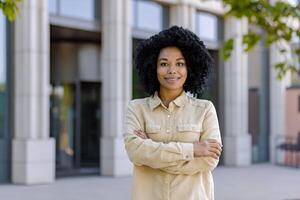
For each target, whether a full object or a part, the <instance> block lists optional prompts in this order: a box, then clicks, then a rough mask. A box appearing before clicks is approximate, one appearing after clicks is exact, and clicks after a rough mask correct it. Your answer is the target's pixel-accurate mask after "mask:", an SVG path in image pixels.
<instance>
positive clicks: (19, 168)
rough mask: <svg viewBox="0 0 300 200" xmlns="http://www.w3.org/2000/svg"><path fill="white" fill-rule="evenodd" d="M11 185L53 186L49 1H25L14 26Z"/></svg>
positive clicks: (53, 149) (53, 153)
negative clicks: (48, 184)
mask: <svg viewBox="0 0 300 200" xmlns="http://www.w3.org/2000/svg"><path fill="white" fill-rule="evenodd" d="M14 51H15V52H14V54H15V69H14V80H15V81H14V97H15V102H14V138H13V142H12V181H13V182H14V183H20V184H36V183H51V182H53V181H54V178H55V141H54V139H52V138H49V76H50V75H49V20H48V1H47V0H23V1H22V3H21V5H20V15H19V16H18V17H17V20H16V22H15V50H14Z"/></svg>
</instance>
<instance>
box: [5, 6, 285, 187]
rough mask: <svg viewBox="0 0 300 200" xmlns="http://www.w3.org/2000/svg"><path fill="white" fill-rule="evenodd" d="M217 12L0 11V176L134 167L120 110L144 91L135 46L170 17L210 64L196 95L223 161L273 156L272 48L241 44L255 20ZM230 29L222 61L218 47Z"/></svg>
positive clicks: (276, 125) (27, 177)
mask: <svg viewBox="0 0 300 200" xmlns="http://www.w3.org/2000/svg"><path fill="white" fill-rule="evenodd" d="M224 12H225V10H224V7H223V5H222V2H221V1H218V0H211V1H198V0H153V1H151V0H76V1H74V0H72V1H71V0H23V2H22V3H21V6H20V14H19V16H18V18H17V20H16V21H15V22H14V23H13V24H10V23H7V21H6V20H5V18H4V17H3V16H2V15H0V156H1V157H0V182H12V183H19V184H36V183H51V182H53V181H54V180H55V178H56V177H62V176H71V175H78V174H97V175H109V176H123V175H130V174H131V171H132V165H131V163H130V162H129V160H128V158H127V154H126V152H125V149H124V145H123V137H122V135H123V130H124V123H123V122H124V113H125V110H126V105H127V103H128V101H129V100H130V99H132V98H139V97H143V96H145V93H144V91H143V89H142V88H141V86H140V84H139V83H138V81H137V74H136V71H135V69H134V68H133V57H134V55H135V52H134V50H135V48H136V46H137V44H138V43H139V42H140V41H141V40H143V39H145V38H148V37H149V36H150V35H152V34H155V33H157V32H159V31H160V30H163V29H164V28H167V27H170V26H171V25H179V26H183V27H185V28H188V29H190V30H192V31H194V32H195V33H196V34H198V35H199V37H200V38H201V39H202V40H203V41H204V43H205V44H206V46H207V48H208V49H209V51H210V53H211V55H212V57H213V58H214V60H215V62H216V66H215V68H214V69H213V73H212V75H211V77H210V79H209V87H208V90H207V92H206V93H205V94H204V96H203V97H202V98H205V99H210V100H212V101H213V102H214V104H215V106H216V109H217V112H218V116H219V121H220V127H221V134H222V139H223V143H224V150H223V155H222V157H221V164H224V165H230V166H247V165H250V164H252V163H256V162H269V161H270V162H274V161H275V148H276V138H277V137H278V136H281V135H283V134H284V132H285V90H286V86H287V81H286V80H283V81H278V80H277V79H276V77H275V75H276V72H275V71H274V69H273V67H272V64H273V63H275V62H277V61H278V60H280V56H279V54H278V53H279V52H278V51H277V50H276V48H275V47H271V48H270V49H264V48H263V47H262V45H259V46H258V47H257V49H256V50H255V51H254V52H253V53H252V54H250V55H247V54H245V53H243V51H242V44H241V40H242V34H243V33H246V32H247V31H248V30H249V28H252V27H248V24H247V21H244V20H237V19H234V18H226V19H225V18H224ZM231 37H234V38H235V39H236V43H235V48H234V51H233V54H232V57H231V59H230V60H229V61H226V62H224V61H223V60H222V59H221V57H220V48H221V46H222V43H223V41H224V40H226V39H228V38H231Z"/></svg>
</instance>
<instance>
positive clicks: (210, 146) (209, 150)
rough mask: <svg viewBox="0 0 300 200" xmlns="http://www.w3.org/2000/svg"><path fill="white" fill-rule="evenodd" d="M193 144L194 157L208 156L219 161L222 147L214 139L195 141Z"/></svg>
mask: <svg viewBox="0 0 300 200" xmlns="http://www.w3.org/2000/svg"><path fill="white" fill-rule="evenodd" d="M193 144H194V155H195V156H196V157H200V156H210V157H213V158H215V159H219V157H220V155H221V152H222V147H223V145H221V144H220V143H219V142H218V141H217V140H214V139H208V140H204V141H197V142H194V143H193Z"/></svg>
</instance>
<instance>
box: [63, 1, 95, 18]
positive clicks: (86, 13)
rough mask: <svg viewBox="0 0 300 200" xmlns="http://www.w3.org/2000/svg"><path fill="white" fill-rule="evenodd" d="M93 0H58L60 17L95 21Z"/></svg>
mask: <svg viewBox="0 0 300 200" xmlns="http://www.w3.org/2000/svg"><path fill="white" fill-rule="evenodd" d="M94 8H95V3H94V0H60V4H59V11H60V13H59V14H60V15H63V16H67V17H76V18H81V19H86V20H94V19H95V9H94Z"/></svg>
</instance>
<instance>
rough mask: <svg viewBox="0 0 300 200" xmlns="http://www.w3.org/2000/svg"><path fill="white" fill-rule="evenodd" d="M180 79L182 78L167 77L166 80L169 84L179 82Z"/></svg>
mask: <svg viewBox="0 0 300 200" xmlns="http://www.w3.org/2000/svg"><path fill="white" fill-rule="evenodd" d="M179 79H180V77H166V78H165V80H166V81H167V82H171V83H172V82H175V81H177V80H179Z"/></svg>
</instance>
